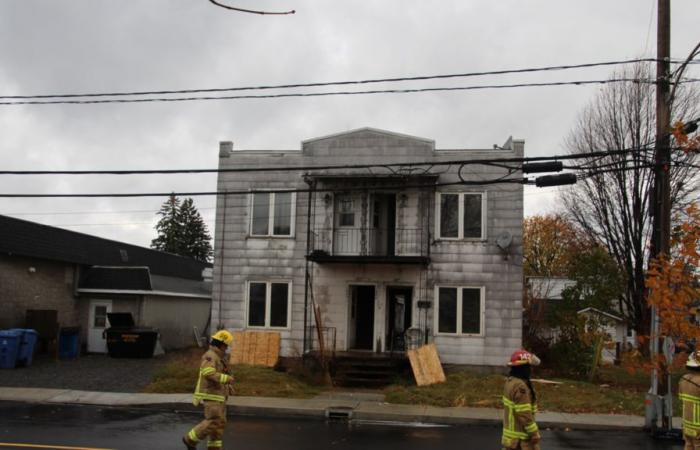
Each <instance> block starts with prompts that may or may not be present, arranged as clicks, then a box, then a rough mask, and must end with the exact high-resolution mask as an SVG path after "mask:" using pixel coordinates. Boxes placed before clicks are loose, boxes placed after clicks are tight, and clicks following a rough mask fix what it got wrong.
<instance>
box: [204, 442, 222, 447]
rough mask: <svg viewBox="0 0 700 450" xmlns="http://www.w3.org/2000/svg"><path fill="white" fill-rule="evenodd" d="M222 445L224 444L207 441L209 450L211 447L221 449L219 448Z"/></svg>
mask: <svg viewBox="0 0 700 450" xmlns="http://www.w3.org/2000/svg"><path fill="white" fill-rule="evenodd" d="M223 445H224V442H223V441H209V442H208V443H207V447H210V448H211V447H221V446H223Z"/></svg>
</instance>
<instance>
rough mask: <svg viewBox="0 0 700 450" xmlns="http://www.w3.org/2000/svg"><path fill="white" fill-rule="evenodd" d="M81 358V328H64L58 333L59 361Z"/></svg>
mask: <svg viewBox="0 0 700 450" xmlns="http://www.w3.org/2000/svg"><path fill="white" fill-rule="evenodd" d="M78 356H80V327H64V328H61V330H60V331H59V332H58V357H59V359H75V358H77V357H78Z"/></svg>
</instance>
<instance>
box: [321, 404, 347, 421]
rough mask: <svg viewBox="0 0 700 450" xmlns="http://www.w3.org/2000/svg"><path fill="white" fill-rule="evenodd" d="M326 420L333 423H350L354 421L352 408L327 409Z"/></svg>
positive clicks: (332, 407)
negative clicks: (351, 420)
mask: <svg viewBox="0 0 700 450" xmlns="http://www.w3.org/2000/svg"><path fill="white" fill-rule="evenodd" d="M326 419H328V420H329V421H331V422H348V421H350V419H352V408H351V407H349V406H331V407H329V408H326Z"/></svg>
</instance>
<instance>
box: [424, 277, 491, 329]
mask: <svg viewBox="0 0 700 450" xmlns="http://www.w3.org/2000/svg"><path fill="white" fill-rule="evenodd" d="M440 288H446V289H457V311H456V314H457V332H456V333H445V332H441V331H440ZM462 289H479V297H480V298H479V300H480V302H479V311H480V316H481V317H479V333H462ZM434 298H435V308H434V309H433V311H434V314H433V316H434V317H433V321H434V324H433V327H434V328H433V329H434V330H435V335H436V336H463V337H484V336H485V330H484V327H485V325H486V288H485V286H455V285H439V286H437V285H436V286H435V297H434Z"/></svg>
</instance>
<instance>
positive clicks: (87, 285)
mask: <svg viewBox="0 0 700 450" xmlns="http://www.w3.org/2000/svg"><path fill="white" fill-rule="evenodd" d="M78 287H79V288H80V289H120V290H125V291H150V290H151V277H150V275H149V274H148V267H90V268H89V269H86V270H85V271H84V272H83V273H82V275H81V277H80V283H79V285H78Z"/></svg>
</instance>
